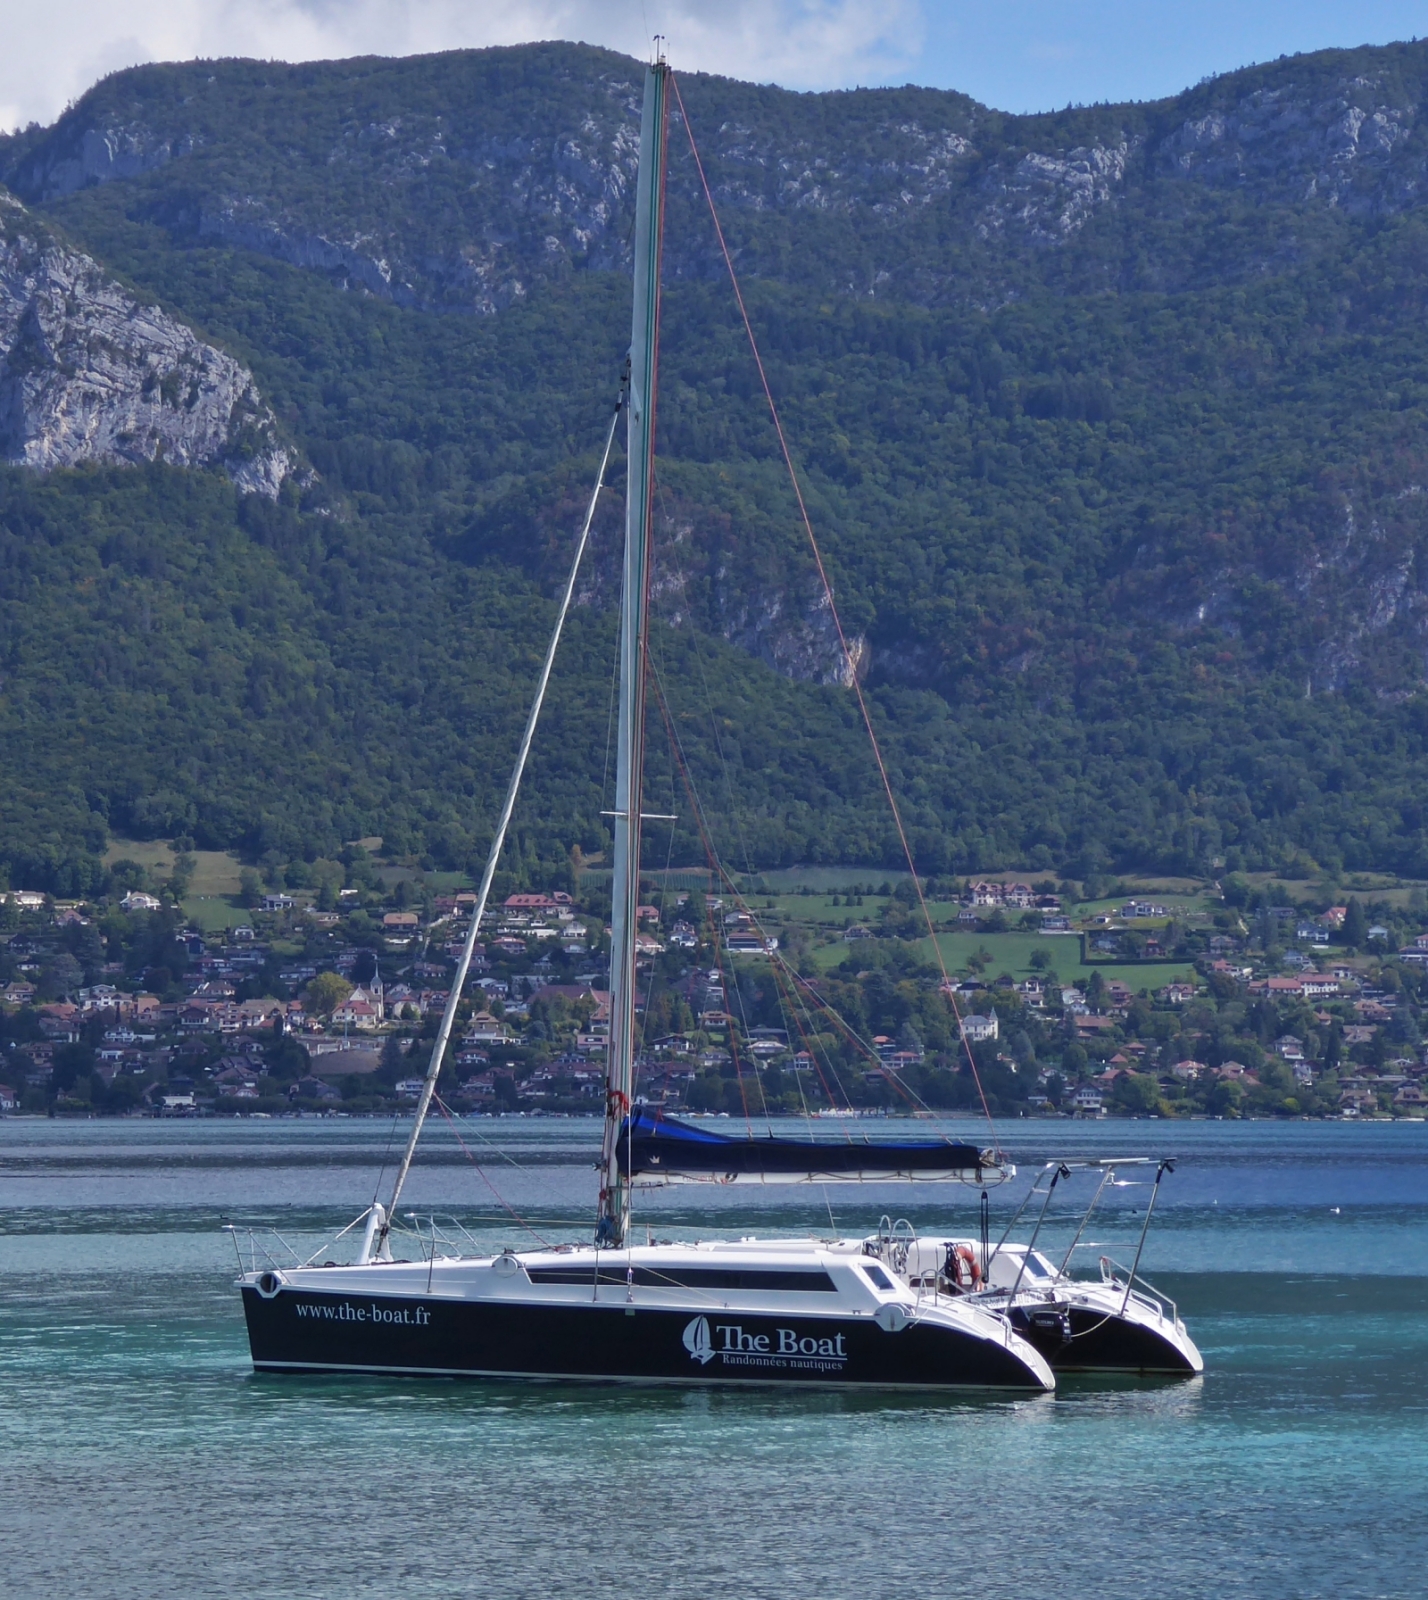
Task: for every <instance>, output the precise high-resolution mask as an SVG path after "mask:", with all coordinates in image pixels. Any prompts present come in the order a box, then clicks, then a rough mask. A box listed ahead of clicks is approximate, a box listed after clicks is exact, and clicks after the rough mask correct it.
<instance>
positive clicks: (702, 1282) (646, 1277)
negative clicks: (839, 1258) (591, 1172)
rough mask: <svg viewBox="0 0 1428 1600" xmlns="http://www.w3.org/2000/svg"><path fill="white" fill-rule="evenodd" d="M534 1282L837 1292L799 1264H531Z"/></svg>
mask: <svg viewBox="0 0 1428 1600" xmlns="http://www.w3.org/2000/svg"><path fill="white" fill-rule="evenodd" d="M526 1271H527V1276H528V1277H529V1278H530V1280H531V1282H532V1283H570V1284H580V1285H582V1286H587V1287H593V1286H594V1285H595V1284H596V1283H597V1282H598V1283H600V1284H627V1283H633V1284H636V1285H638V1286H639V1287H640V1288H642V1289H761V1290H763V1291H764V1292H765V1293H768V1292H775V1293H782V1294H787V1293H790V1292H792V1293H800V1292H803V1293H811V1294H836V1293H837V1292H838V1291H837V1289H836V1287H835V1286H834V1283H833V1280H832V1278H830V1277H829V1276H828V1274H827V1273H826V1272H823V1271H821V1270H820V1271H809V1270H807V1269H801V1268H797V1267H793V1268H781V1267H773V1268H766V1267H635V1268H634V1269H633V1270H630V1271H629V1272H628V1275H627V1269H626V1268H624V1267H619V1266H613V1265H602V1266H601V1267H600V1269H599V1273H598V1275H597V1273H596V1272H595V1271H594V1269H592V1268H590V1267H528V1268H527V1269H526Z"/></svg>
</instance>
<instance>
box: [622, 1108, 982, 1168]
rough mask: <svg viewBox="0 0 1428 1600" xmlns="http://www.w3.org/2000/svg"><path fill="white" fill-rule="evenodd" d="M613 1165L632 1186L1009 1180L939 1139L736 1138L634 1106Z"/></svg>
mask: <svg viewBox="0 0 1428 1600" xmlns="http://www.w3.org/2000/svg"><path fill="white" fill-rule="evenodd" d="M618 1150H619V1155H618V1160H619V1165H620V1170H621V1172H622V1173H623V1174H624V1176H625V1177H626V1178H627V1179H628V1180H629V1181H630V1182H632V1183H637V1184H639V1185H641V1186H642V1187H651V1186H656V1185H661V1184H671V1183H947V1182H961V1183H998V1182H1000V1181H1001V1179H1002V1178H1004V1177H1009V1176H1011V1173H1010V1170H1009V1169H1007V1168H1005V1167H1003V1166H1002V1165H1001V1164H1000V1163H999V1161H998V1159H997V1157H996V1156H995V1155H994V1154H993V1153H992V1152H991V1151H990V1150H979V1149H978V1148H977V1147H976V1145H971V1144H952V1143H950V1142H949V1141H948V1140H945V1139H927V1140H918V1141H916V1142H901V1141H898V1142H894V1141H890V1140H889V1141H883V1140H877V1141H874V1140H871V1139H852V1140H843V1141H840V1142H838V1143H834V1142H833V1141H831V1140H824V1141H820V1142H814V1141H811V1140H807V1139H781V1138H778V1137H775V1136H773V1135H756V1136H754V1137H751V1138H738V1137H736V1136H733V1135H730V1134H727V1133H714V1132H712V1131H709V1130H706V1129H704V1128H694V1127H691V1126H690V1125H689V1124H688V1123H687V1122H677V1121H675V1120H673V1119H672V1118H670V1117H656V1116H653V1115H652V1114H651V1113H650V1112H648V1111H646V1110H645V1109H643V1108H642V1107H639V1106H636V1107H635V1109H634V1111H633V1113H632V1114H631V1115H630V1116H629V1117H627V1118H626V1119H625V1121H624V1123H623V1124H622V1126H621V1128H620V1140H619V1146H618Z"/></svg>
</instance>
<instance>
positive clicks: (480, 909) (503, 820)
mask: <svg viewBox="0 0 1428 1600" xmlns="http://www.w3.org/2000/svg"><path fill="white" fill-rule="evenodd" d="M626 395H627V388H626V384H625V383H624V382H622V383H621V386H620V393H619V397H618V398H617V400H616V401H615V409H614V413H613V414H612V416H611V418H610V428H609V431H608V432H607V433H606V435H605V449H604V453H603V454H602V455H601V457H600V470H599V471H598V472H597V473H596V474H595V487H594V488H593V489H592V490H591V492H590V503H589V505H588V506H587V508H586V512H585V521H584V524H583V525H582V527H581V530H580V537H579V539H578V540H577V541H576V545H575V553H574V556H573V558H572V560H571V565H570V575H569V577H568V578H567V579H566V581H565V589H564V591H563V593H562V594H561V597H560V604H559V607H558V608H557V611H556V619H555V626H554V628H553V629H552V631H551V636H550V643H549V645H547V647H546V652H545V660H544V661H543V662H542V663H541V669H540V676H539V678H538V680H537V683H536V691H535V696H534V698H533V699H532V701H531V709H530V713H529V715H528V716H527V718H526V726H525V731H524V732H523V733H522V735H521V744H520V749H519V751H518V752H517V755H516V762H515V766H514V767H513V768H512V770H511V778H510V782H509V784H508V785H507V788H506V799H505V803H504V804H503V806H502V807H501V816H500V820H499V821H498V822H497V824H496V832H495V835H494V837H493V838H492V840H491V849H490V853H489V854H488V856H487V858H486V869H485V871H484V873H483V874H482V877H481V887H480V889H479V890H478V891H477V895H476V904H475V905H474V906H473V907H472V908H471V923H470V926H469V927H468V928H467V930H466V941H465V943H464V944H463V946H462V949H461V957H460V959H459V960H458V961H457V964H456V971H455V973H454V974H453V975H452V980H451V988H450V990H449V991H448V993H447V997H446V1009H445V1011H444V1012H443V1013H442V1018H441V1024H440V1026H439V1027H438V1029H437V1034H436V1038H435V1040H434V1041H433V1043H432V1048H431V1061H430V1064H429V1065H428V1067H427V1070H426V1077H425V1078H424V1079H423V1080H422V1090H421V1098H420V1099H419V1100H418V1101H417V1108H416V1120H415V1122H414V1124H413V1127H412V1131H411V1136H410V1137H409V1138H408V1140H407V1147H406V1150H405V1151H404V1152H403V1154H402V1164H401V1166H400V1168H399V1169H398V1171H397V1177H396V1182H395V1183H394V1184H393V1185H392V1198H391V1203H390V1204H389V1206H388V1207H387V1216H386V1219H385V1220H384V1222H383V1224H382V1235H383V1238H384V1239H385V1236H386V1233H387V1230H388V1228H389V1227H390V1225H391V1217H392V1215H393V1213H394V1212H395V1211H396V1209H397V1202H398V1200H399V1199H400V1198H401V1193H402V1188H403V1186H404V1185H405V1183H406V1180H407V1174H408V1172H410V1171H411V1164H412V1158H413V1157H414V1156H415V1155H416V1147H417V1141H418V1140H419V1139H420V1138H421V1130H422V1125H423V1124H424V1123H425V1121H426V1115H427V1112H428V1110H429V1109H430V1107H431V1101H432V1097H433V1095H434V1094H435V1093H436V1080H437V1078H438V1076H439V1075H440V1072H441V1068H442V1064H443V1061H444V1059H445V1056H446V1046H447V1042H448V1041H449V1040H450V1038H451V1030H452V1028H453V1027H454V1026H455V1023H456V1009H457V1006H458V1005H459V1004H460V1002H461V991H462V988H463V987H464V985H465V983H466V975H467V973H468V972H469V971H470V970H471V958H472V956H473V954H474V953H475V949H476V937H477V935H478V933H479V932H480V931H481V918H482V916H483V915H484V914H485V910H486V901H487V899H488V897H489V895H490V892H491V883H492V880H493V879H494V878H495V875H496V867H497V864H498V863H499V861H500V858H501V852H502V850H503V849H504V848H505V843H506V831H507V829H508V828H509V827H510V822H511V814H512V812H513V811H514V810H515V808H516V798H517V796H518V795H519V794H520V788H521V779H522V778H523V777H524V775H525V770H526V760H527V758H528V757H529V755H530V751H531V744H532V743H533V741H534V739H535V731H536V725H537V723H538V722H539V721H540V713H541V708H542V707H543V706H544V704H545V694H546V689H547V688H548V687H549V685H550V675H551V671H552V669H553V668H554V666H555V654H556V650H557V649H558V648H559V645H560V638H561V633H562V631H563V630H564V627H565V619H566V617H567V616H568V615H569V612H570V602H571V600H572V599H573V598H574V595H575V583H576V579H577V578H578V577H579V574H580V562H581V560H582V558H583V557H584V555H585V547H586V545H587V543H588V542H589V539H590V526H591V524H592V523H593V522H594V520H595V510H596V507H597V506H598V505H599V501H600V492H601V490H602V489H603V488H604V487H605V470H606V468H607V467H608V466H609V464H610V452H611V450H612V449H613V448H614V444H615V430H616V428H617V427H618V426H619V421H620V413H621V412H622V411H623V410H624V409H625V403H626Z"/></svg>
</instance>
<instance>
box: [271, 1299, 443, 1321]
mask: <svg viewBox="0 0 1428 1600" xmlns="http://www.w3.org/2000/svg"><path fill="white" fill-rule="evenodd" d="M297 1314H298V1315H299V1316H300V1317H311V1318H313V1319H315V1320H317V1321H320V1322H382V1323H396V1324H398V1325H399V1326H405V1327H408V1328H424V1327H426V1326H427V1324H428V1323H430V1321H431V1312H429V1311H427V1310H426V1309H425V1308H424V1307H422V1306H379V1305H377V1304H375V1302H374V1303H373V1304H372V1305H368V1306H354V1305H352V1304H351V1303H350V1302H348V1301H346V1300H343V1301H342V1302H341V1303H340V1304H338V1305H335V1306H334V1305H328V1304H327V1303H326V1302H324V1301H319V1302H318V1303H317V1304H315V1305H314V1304H313V1303H312V1302H311V1301H307V1300H299V1301H298V1302H297Z"/></svg>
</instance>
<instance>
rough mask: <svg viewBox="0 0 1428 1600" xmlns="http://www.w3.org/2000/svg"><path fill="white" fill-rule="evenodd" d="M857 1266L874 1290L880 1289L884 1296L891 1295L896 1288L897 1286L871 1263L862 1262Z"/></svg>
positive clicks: (879, 1268) (880, 1269)
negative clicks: (865, 1275)
mask: <svg viewBox="0 0 1428 1600" xmlns="http://www.w3.org/2000/svg"><path fill="white" fill-rule="evenodd" d="M859 1265H860V1266H861V1267H862V1269H863V1271H864V1272H865V1273H866V1274H867V1276H868V1278H869V1279H870V1280H871V1281H872V1284H873V1287H874V1288H875V1289H881V1290H882V1291H883V1292H884V1294H891V1293H892V1292H893V1291H894V1290H895V1289H896V1288H897V1285H896V1284H895V1283H894V1282H893V1281H892V1279H891V1278H890V1277H888V1275H887V1273H886V1272H884V1271H883V1269H882V1268H881V1267H880V1266H877V1265H876V1264H875V1263H873V1262H871V1261H863V1262H860V1263H859Z"/></svg>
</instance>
